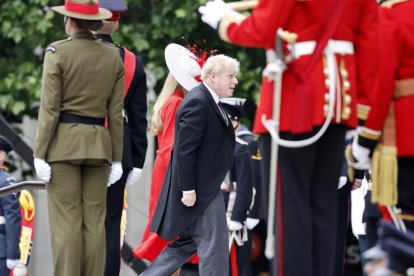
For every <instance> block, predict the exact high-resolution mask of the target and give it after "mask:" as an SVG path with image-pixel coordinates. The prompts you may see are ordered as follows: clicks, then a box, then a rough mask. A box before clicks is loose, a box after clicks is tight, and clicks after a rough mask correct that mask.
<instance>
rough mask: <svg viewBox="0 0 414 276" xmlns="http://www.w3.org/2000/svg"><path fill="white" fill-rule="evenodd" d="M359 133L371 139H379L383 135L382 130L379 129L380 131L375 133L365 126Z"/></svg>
mask: <svg viewBox="0 0 414 276" xmlns="http://www.w3.org/2000/svg"><path fill="white" fill-rule="evenodd" d="M358 135H360V136H362V137H364V138H367V139H370V140H375V141H377V140H379V138H380V137H381V132H379V131H378V133H375V132H372V131H369V129H367V128H363V129H362V130H361V132H360V133H358Z"/></svg>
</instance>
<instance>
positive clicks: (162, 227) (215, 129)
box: [142, 55, 239, 276]
mask: <svg viewBox="0 0 414 276" xmlns="http://www.w3.org/2000/svg"><path fill="white" fill-rule="evenodd" d="M238 71H239V62H238V61H236V60H235V59H232V58H229V57H227V56H224V55H217V56H213V57H210V58H209V59H208V60H207V62H206V63H205V65H204V66H203V68H202V71H201V79H202V80H203V83H202V84H201V85H199V86H197V87H195V88H194V89H193V90H191V91H190V93H189V94H188V95H187V96H186V97H185V98H184V100H183V102H182V103H181V106H180V108H179V109H178V111H177V115H176V124H175V144H174V148H173V153H172V158H171V161H170V164H169V168H168V171H167V174H166V177H165V180H164V185H163V189H162V191H161V195H160V199H159V202H158V205H157V208H156V210H155V213H154V218H153V222H152V225H151V231H154V232H156V233H157V234H159V235H160V236H161V237H162V238H164V239H166V240H173V239H175V238H177V236H179V238H178V239H176V240H175V241H173V242H172V243H171V244H170V245H168V246H167V247H166V249H165V250H164V251H163V252H162V253H161V254H160V255H159V257H158V258H157V259H156V260H155V261H154V262H153V263H152V264H151V265H150V266H149V267H148V269H147V270H146V271H144V272H143V274H142V275H151V276H157V275H160V276H161V275H162V276H164V275H171V274H172V273H173V272H174V271H175V270H177V268H178V267H180V266H181V265H183V264H184V263H185V262H186V261H187V259H189V258H190V257H191V256H193V255H194V254H195V253H196V252H197V253H198V255H199V271H200V275H217V276H223V275H228V273H229V271H228V269H229V266H228V256H229V249H228V237H227V225H226V216H225V208H224V199H223V195H222V193H221V190H220V185H221V183H222V182H223V180H224V178H225V176H226V173H227V172H228V170H229V169H230V166H231V164H232V161H233V160H232V159H233V151H234V144H235V136H234V130H233V127H232V125H231V124H230V121H229V119H228V118H227V116H226V115H225V112H224V110H223V108H222V107H220V102H219V99H221V98H226V97H230V96H232V94H233V91H234V89H235V87H236V85H237V83H238V81H237V78H236V76H237V73H238Z"/></svg>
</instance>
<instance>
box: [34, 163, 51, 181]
mask: <svg viewBox="0 0 414 276" xmlns="http://www.w3.org/2000/svg"><path fill="white" fill-rule="evenodd" d="M34 167H35V170H36V174H37V176H38V177H39V178H40V179H42V180H43V181H46V182H49V180H50V176H51V175H52V169H51V168H50V165H49V164H48V163H46V161H45V160H43V159H40V158H35V159H34Z"/></svg>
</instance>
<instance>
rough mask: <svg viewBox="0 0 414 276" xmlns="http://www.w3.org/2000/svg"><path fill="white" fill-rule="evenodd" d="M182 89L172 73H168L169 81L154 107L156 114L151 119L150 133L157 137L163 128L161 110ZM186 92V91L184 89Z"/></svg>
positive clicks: (166, 81)
mask: <svg viewBox="0 0 414 276" xmlns="http://www.w3.org/2000/svg"><path fill="white" fill-rule="evenodd" d="M178 87H181V86H180V85H179V84H178V82H177V81H176V79H175V78H174V77H173V75H172V74H171V73H168V76H167V79H166V80H165V83H164V86H163V87H162V90H161V93H160V95H159V96H158V98H157V101H156V102H155V105H154V113H153V114H152V117H151V127H150V131H151V132H152V134H154V135H157V134H158V132H160V131H161V130H162V128H163V125H162V120H161V110H162V107H163V106H164V104H165V102H166V101H167V99H168V98H169V97H170V96H171V95H172V94H174V92H175V90H176V89H177V88H178ZM182 90H183V91H184V89H182Z"/></svg>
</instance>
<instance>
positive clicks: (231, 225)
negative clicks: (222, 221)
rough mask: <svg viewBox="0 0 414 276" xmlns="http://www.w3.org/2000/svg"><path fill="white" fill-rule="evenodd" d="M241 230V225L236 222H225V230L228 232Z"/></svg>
mask: <svg viewBox="0 0 414 276" xmlns="http://www.w3.org/2000/svg"><path fill="white" fill-rule="evenodd" d="M242 228H243V224H241V223H240V222H238V221H234V220H228V221H227V229H228V230H229V231H238V230H241V229H242Z"/></svg>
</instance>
